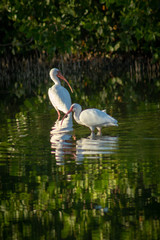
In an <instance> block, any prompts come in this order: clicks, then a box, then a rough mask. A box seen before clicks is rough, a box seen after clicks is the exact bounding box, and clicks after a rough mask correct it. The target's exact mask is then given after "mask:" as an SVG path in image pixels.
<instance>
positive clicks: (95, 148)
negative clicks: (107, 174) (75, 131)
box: [76, 133, 118, 164]
mask: <svg viewBox="0 0 160 240" xmlns="http://www.w3.org/2000/svg"><path fill="white" fill-rule="evenodd" d="M117 149H118V137H112V136H101V135H95V134H94V133H91V135H90V136H88V137H87V138H81V139H80V140H77V142H76V161H77V164H81V163H82V161H83V159H84V157H85V156H86V155H87V158H88V159H95V158H98V155H99V156H102V155H103V154H114V153H115V152H116V150H117Z"/></svg>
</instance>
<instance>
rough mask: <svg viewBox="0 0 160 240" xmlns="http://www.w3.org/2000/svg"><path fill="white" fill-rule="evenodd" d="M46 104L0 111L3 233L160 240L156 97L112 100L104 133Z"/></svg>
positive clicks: (1, 235) (4, 235) (159, 113)
mask: <svg viewBox="0 0 160 240" xmlns="http://www.w3.org/2000/svg"><path fill="white" fill-rule="evenodd" d="M29 103H30V108H28V107H27V106H29ZM46 103H47V102H45V104H43V103H41V102H36V104H35V102H34V101H33V100H28V102H27V104H26V102H25V103H24V105H21V106H20V107H19V108H18V111H17V112H16V111H15V110H14V111H13V113H11V112H12V109H11V108H10V111H8V110H7V111H5V110H1V111H2V112H1V114H2V115H3V117H2V118H1V123H0V125H1V126H0V128H1V138H0V222H1V225H0V238H1V239H5V240H8V239H35V240H36V239H141V240H142V239H157V240H158V239H159V237H160V211H159V210H160V203H159V201H160V198H159V196H160V174H159V172H160V137H159V129H160V122H159V117H160V103H159V102H151V103H149V102H146V103H145V102H140V103H139V104H133V105H129V104H128V103H123V104H114V105H113V104H110V105H109V106H108V109H112V111H111V112H109V113H112V114H113V117H115V118H116V119H117V120H118V122H119V126H118V127H108V128H103V129H102V135H97V133H96V132H95V135H94V134H91V133H90V130H89V129H88V128H86V127H84V126H80V125H78V124H77V123H75V121H74V120H72V117H69V118H66V119H65V121H64V123H63V126H61V124H60V123H59V122H57V121H56V118H57V113H56V111H55V110H54V109H53V110H52V109H51V107H48V106H49V104H48V105H47V104H46ZM34 105H35V106H36V107H35V106H34ZM4 109H5V108H4ZM28 109H29V110H28Z"/></svg>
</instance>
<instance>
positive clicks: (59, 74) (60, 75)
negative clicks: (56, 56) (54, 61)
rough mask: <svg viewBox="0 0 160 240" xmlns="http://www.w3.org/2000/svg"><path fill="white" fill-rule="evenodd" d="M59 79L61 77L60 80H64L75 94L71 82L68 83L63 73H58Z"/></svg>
mask: <svg viewBox="0 0 160 240" xmlns="http://www.w3.org/2000/svg"><path fill="white" fill-rule="evenodd" d="M57 77H59V78H60V79H62V80H64V81H65V82H66V83H67V84H68V86H69V88H70V89H71V92H72V93H73V89H72V88H71V86H70V84H69V82H68V81H67V79H66V78H65V77H63V75H62V73H61V72H60V71H58V73H57Z"/></svg>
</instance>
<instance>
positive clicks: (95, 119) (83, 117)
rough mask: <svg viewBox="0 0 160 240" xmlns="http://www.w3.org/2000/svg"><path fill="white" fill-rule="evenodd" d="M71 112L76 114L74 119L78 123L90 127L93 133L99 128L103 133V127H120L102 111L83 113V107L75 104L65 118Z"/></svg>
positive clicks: (93, 109) (89, 110) (90, 110)
mask: <svg viewBox="0 0 160 240" xmlns="http://www.w3.org/2000/svg"><path fill="white" fill-rule="evenodd" d="M70 112H74V119H75V121H76V122H77V123H79V124H81V125H85V126H86V127H89V128H90V130H91V132H94V129H95V128H97V129H98V131H99V132H100V133H101V128H102V127H107V126H118V122H117V120H116V119H114V118H113V117H111V116H109V115H108V114H107V113H106V112H105V111H101V110H99V109H96V108H90V109H86V110H83V111H82V107H81V106H80V105H79V104H77V103H74V104H72V105H71V107H70V109H69V111H68V112H67V113H66V114H65V116H67V115H68V114H69V113H70ZM65 116H64V117H63V119H62V122H61V124H62V123H63V120H64V118H65Z"/></svg>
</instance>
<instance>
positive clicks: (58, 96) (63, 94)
mask: <svg viewBox="0 0 160 240" xmlns="http://www.w3.org/2000/svg"><path fill="white" fill-rule="evenodd" d="M49 75H50V78H51V79H52V81H53V82H54V83H55V84H54V85H53V86H52V87H51V88H49V89H48V96H49V99H50V101H51V103H52V105H53V106H54V108H55V109H56V111H57V113H58V120H60V111H62V112H64V113H67V112H68V111H69V109H70V106H71V104H72V103H71V97H70V94H69V92H68V90H67V89H66V88H64V87H62V86H61V83H60V81H59V78H61V79H62V80H64V81H65V82H66V83H67V84H68V86H69V87H70V89H71V92H73V90H72V88H71V86H70V84H69V82H68V81H67V80H66V79H65V77H64V76H63V75H62V74H61V72H60V70H59V69H57V68H53V69H51V70H50V72H49Z"/></svg>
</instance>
